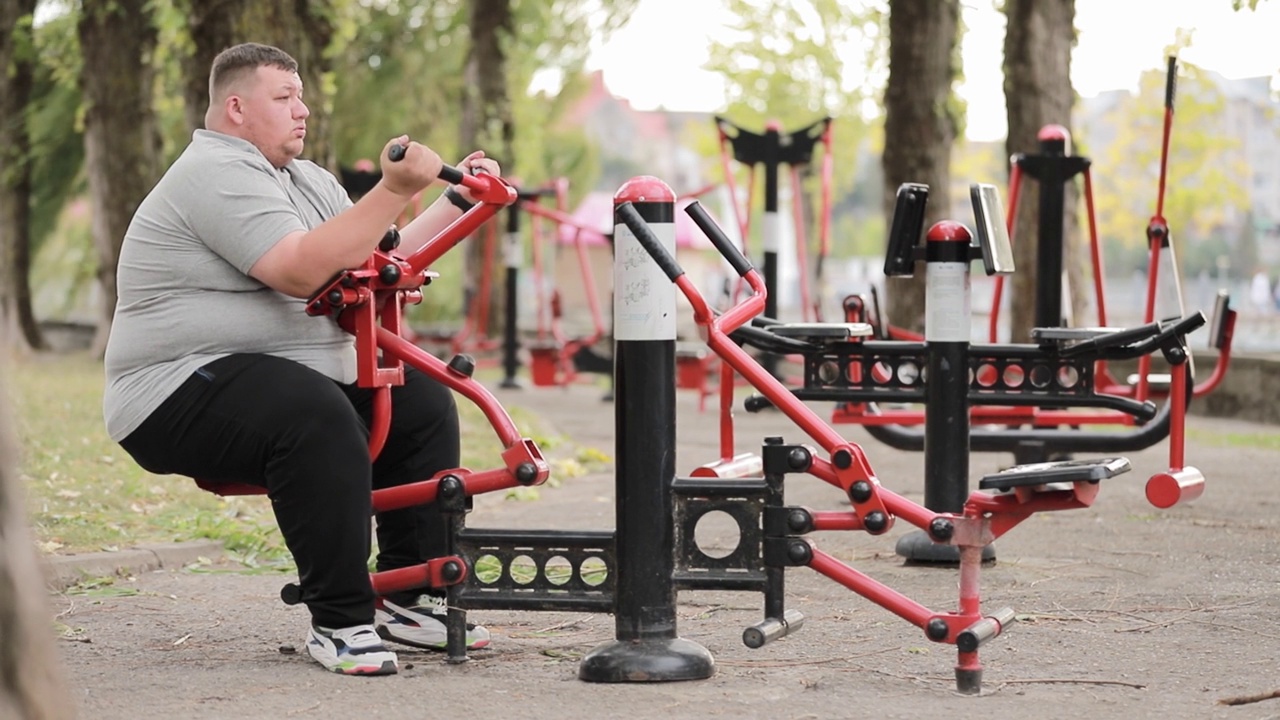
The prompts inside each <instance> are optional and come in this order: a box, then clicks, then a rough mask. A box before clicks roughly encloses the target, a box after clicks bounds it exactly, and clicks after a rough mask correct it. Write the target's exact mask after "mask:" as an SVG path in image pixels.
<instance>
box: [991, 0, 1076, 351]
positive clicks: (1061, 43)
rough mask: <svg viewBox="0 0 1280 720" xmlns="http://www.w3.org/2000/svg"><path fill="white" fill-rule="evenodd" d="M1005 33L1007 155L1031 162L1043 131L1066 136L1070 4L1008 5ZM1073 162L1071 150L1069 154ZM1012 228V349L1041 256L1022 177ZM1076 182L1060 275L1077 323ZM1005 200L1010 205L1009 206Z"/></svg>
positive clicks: (1069, 197) (1045, 0) (1059, 0)
mask: <svg viewBox="0 0 1280 720" xmlns="http://www.w3.org/2000/svg"><path fill="white" fill-rule="evenodd" d="M1004 11H1005V15H1007V16H1008V26H1007V29H1006V30H1005V36H1004V96H1005V106H1006V107H1007V109H1008V119H1009V134H1008V137H1007V138H1006V139H1005V150H1006V152H1007V154H1008V155H1010V156H1012V155H1014V154H1016V153H1026V154H1036V153H1039V152H1040V143H1039V141H1038V140H1037V139H1036V136H1037V135H1038V134H1039V132H1040V129H1041V128H1042V127H1044V126H1045V125H1050V124H1056V125H1061V126H1063V127H1065V128H1067V129H1068V130H1070V128H1071V106H1072V104H1073V103H1074V101H1075V91H1074V90H1073V89H1072V87H1071V48H1072V46H1074V45H1075V37H1076V36H1075V12H1076V10H1075V0H1006V2H1005V5H1004ZM1067 153H1068V154H1071V149H1070V148H1068V149H1067ZM1023 178H1024V182H1023V185H1022V189H1021V197H1020V198H1019V200H1018V205H1019V207H1018V214H1017V216H1016V218H1015V225H1014V232H1013V237H1014V243H1013V257H1014V264H1015V265H1016V266H1017V268H1018V271H1017V272H1016V273H1014V275H1013V278H1012V280H1013V283H1012V291H1011V292H1010V297H1009V300H1010V303H1009V305H1010V308H1011V312H1010V328H1011V339H1012V340H1013V341H1014V342H1026V341H1027V340H1028V339H1029V338H1030V336H1031V328H1032V326H1033V325H1034V324H1035V307H1036V303H1035V293H1036V288H1037V287H1039V285H1040V283H1039V281H1038V279H1037V278H1036V257H1037V253H1038V250H1039V248H1038V247H1037V246H1038V245H1039V243H1038V242H1037V237H1038V234H1039V231H1038V226H1039V192H1040V188H1039V183H1037V182H1036V181H1035V180H1033V179H1031V178H1028V177H1027V176H1026V175H1024V176H1023ZM1077 182H1079V181H1074V182H1069V183H1067V186H1066V191H1065V195H1064V197H1063V208H1064V212H1065V223H1064V224H1065V227H1064V229H1063V264H1062V266H1063V268H1064V269H1065V270H1066V274H1067V278H1066V280H1065V282H1066V283H1067V284H1068V287H1069V288H1070V291H1071V294H1070V298H1071V299H1070V307H1071V309H1072V312H1071V315H1072V317H1074V318H1077V323H1078V322H1079V320H1078V319H1079V318H1080V316H1081V313H1082V312H1083V310H1084V308H1085V305H1086V301H1085V273H1084V268H1085V260H1086V257H1087V254H1086V252H1085V248H1084V247H1083V243H1082V242H1081V241H1080V238H1079V232H1078V227H1079V223H1078V221H1077V217H1076V209H1077V204H1078V202H1079V193H1078V191H1077ZM1006 200H1007V198H1006Z"/></svg>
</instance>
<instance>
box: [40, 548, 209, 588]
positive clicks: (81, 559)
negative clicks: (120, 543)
mask: <svg viewBox="0 0 1280 720" xmlns="http://www.w3.org/2000/svg"><path fill="white" fill-rule="evenodd" d="M221 556H222V543H221V542H218V541H216V540H195V541H192V542H178V543H159V544H155V545H139V546H137V547H134V548H130V549H128V550H117V551H115V552H96V553H82V554H79V555H53V556H48V557H46V558H45V559H44V563H43V565H44V568H43V569H44V572H45V583H46V584H47V585H48V586H49V588H50V589H51V590H66V589H67V588H69V587H71V586H73V585H75V584H76V583H79V582H82V581H84V580H86V579H90V578H100V577H115V576H120V575H135V574H137V573H144V572H151V571H153V570H160V569H163V568H180V567H183V566H184V565H188V564H190V563H193V562H196V561H197V560H199V559H200V558H202V557H203V558H208V559H210V560H213V559H216V558H219V557H221Z"/></svg>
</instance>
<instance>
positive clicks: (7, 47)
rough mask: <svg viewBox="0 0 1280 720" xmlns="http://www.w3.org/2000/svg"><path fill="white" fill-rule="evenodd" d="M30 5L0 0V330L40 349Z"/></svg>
mask: <svg viewBox="0 0 1280 720" xmlns="http://www.w3.org/2000/svg"><path fill="white" fill-rule="evenodd" d="M35 7H36V0H0V328H3V329H7V330H8V333H7V337H8V338H9V342H10V343H11V344H12V345H13V347H14V348H15V349H17V350H20V351H24V352H25V351H29V350H33V349H40V348H43V347H44V338H43V337H41V334H40V328H39V326H38V325H36V317H35V312H34V311H33V309H32V307H31V132H30V129H29V128H28V126H27V120H26V112H27V104H28V103H29V102H30V101H31V91H32V86H33V84H34V75H35V69H34V62H35V48H34V45H33V38H32V17H33V13H35Z"/></svg>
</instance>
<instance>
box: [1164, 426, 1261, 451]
mask: <svg viewBox="0 0 1280 720" xmlns="http://www.w3.org/2000/svg"><path fill="white" fill-rule="evenodd" d="M1186 432H1187V439H1188V440H1194V441H1196V442H1198V443H1203V444H1205V445H1211V446H1213V447H1228V448H1253V449H1257V450H1280V433H1274V432H1257V433H1244V432H1216V431H1213V430H1205V429H1201V428H1193V427H1188V428H1187V431H1186Z"/></svg>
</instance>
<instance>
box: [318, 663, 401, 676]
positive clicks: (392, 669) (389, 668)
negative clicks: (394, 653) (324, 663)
mask: <svg viewBox="0 0 1280 720" xmlns="http://www.w3.org/2000/svg"><path fill="white" fill-rule="evenodd" d="M399 671H400V670H399V668H397V667H396V664H395V663H393V662H391V661H390V660H388V661H386V662H384V663H382V665H381V666H380V667H373V666H372V665H356V666H354V667H348V668H344V667H335V668H333V672H335V673H337V674H339V675H358V676H361V677H375V676H378V675H395V674H396V673H397V672H399Z"/></svg>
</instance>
